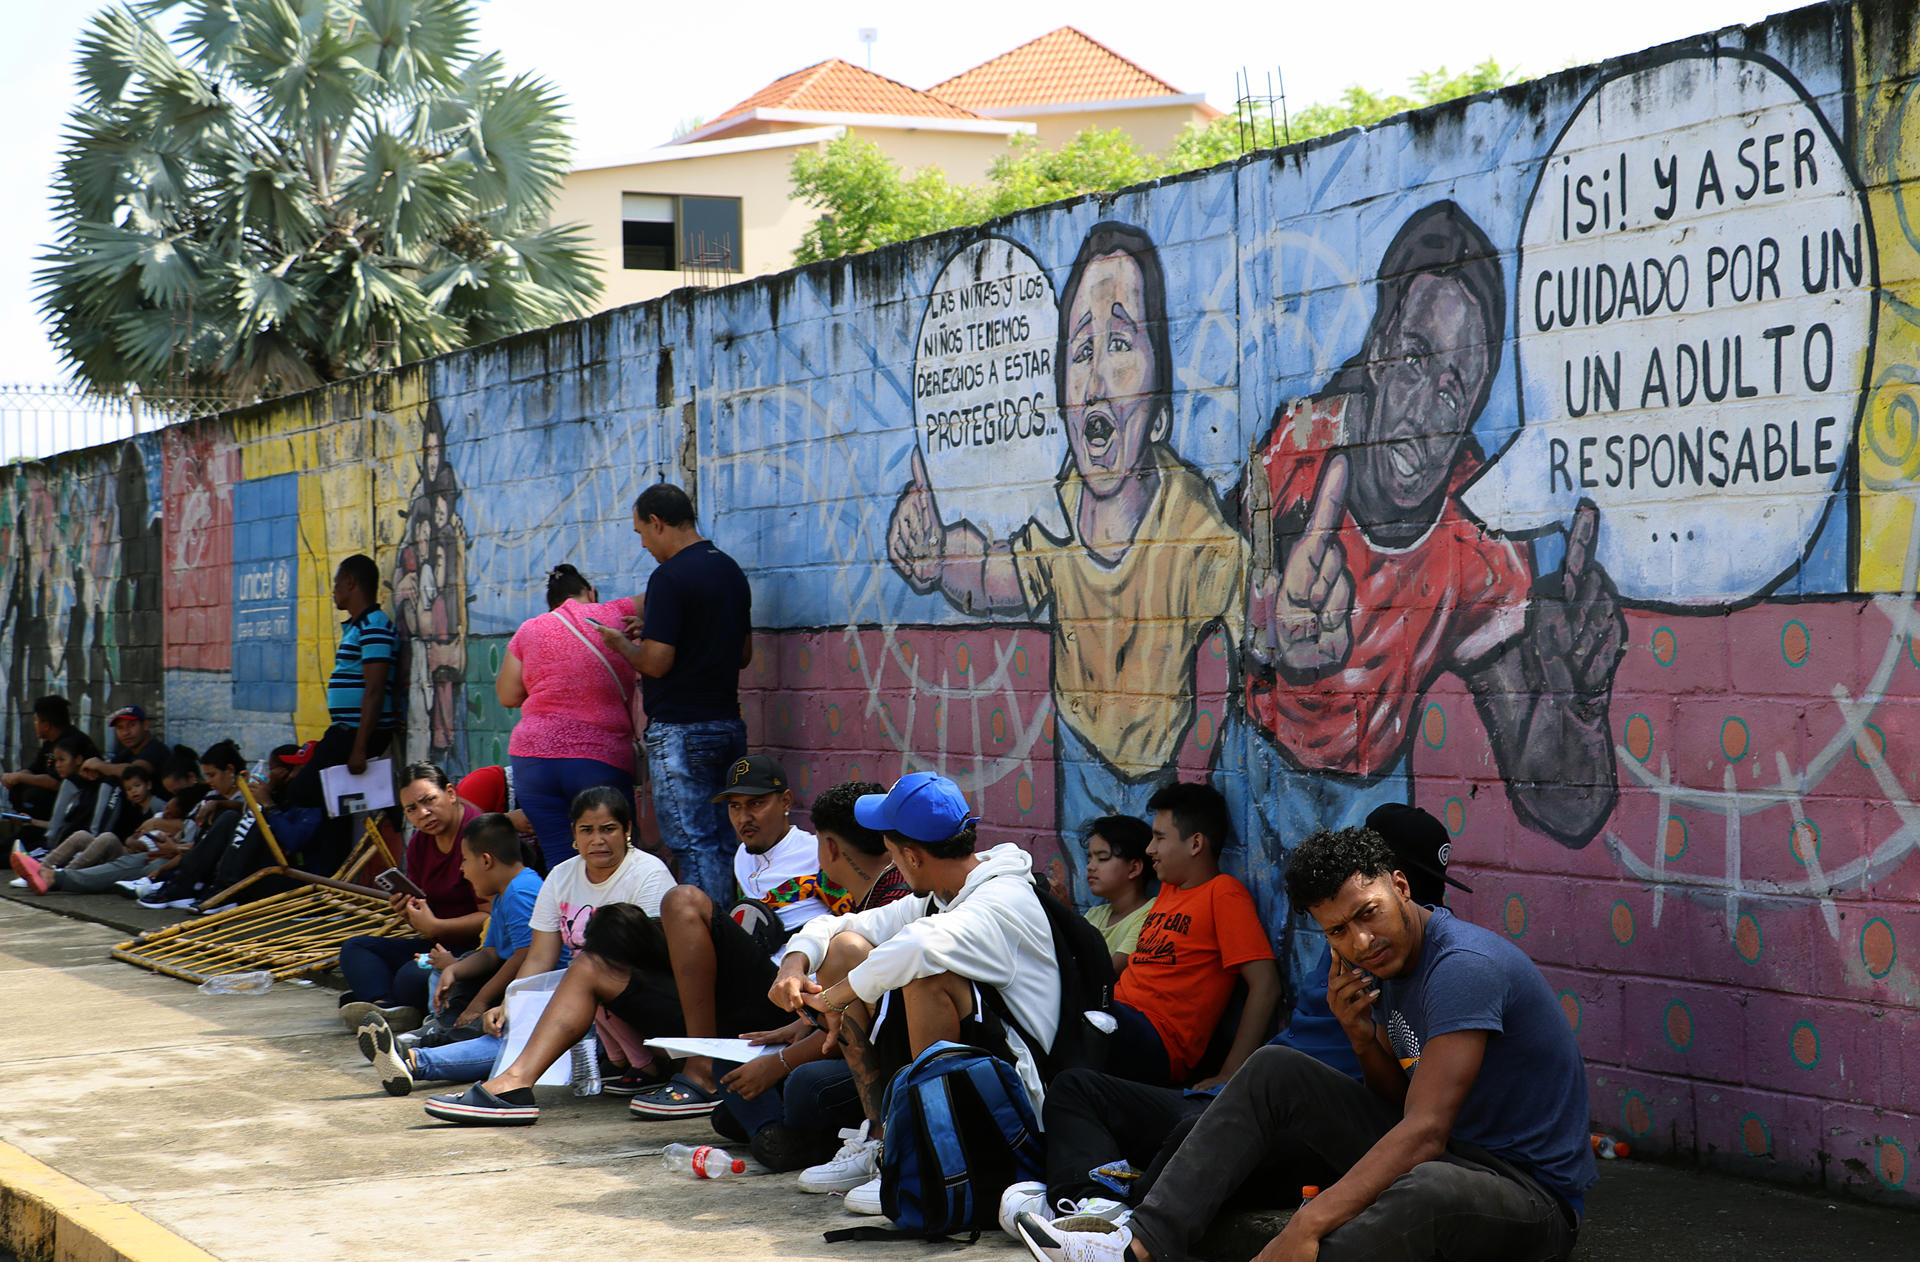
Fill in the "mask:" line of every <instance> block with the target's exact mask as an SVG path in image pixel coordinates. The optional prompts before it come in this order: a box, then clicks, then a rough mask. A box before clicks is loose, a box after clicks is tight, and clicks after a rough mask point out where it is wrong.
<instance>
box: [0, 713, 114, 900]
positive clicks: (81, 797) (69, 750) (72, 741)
mask: <svg viewBox="0 0 1920 1262" xmlns="http://www.w3.org/2000/svg"><path fill="white" fill-rule="evenodd" d="M99 752H100V749H99V747H98V746H96V745H95V744H94V743H93V741H92V740H91V739H90V738H89V737H88V736H87V734H86V733H85V732H82V731H80V730H79V729H77V728H72V729H69V730H68V731H67V732H66V734H65V735H63V736H61V737H60V739H59V740H56V741H55V742H53V752H52V755H51V757H50V759H49V761H50V763H51V765H52V768H53V771H54V774H55V775H56V776H58V777H59V787H58V788H57V789H55V790H54V793H53V798H52V802H51V805H50V808H49V810H48V811H47V815H46V818H44V819H35V820H32V821H30V822H29V824H28V827H29V828H34V829H38V830H39V832H40V838H41V841H42V842H43V843H44V844H42V845H41V846H39V847H37V848H36V849H33V850H28V849H27V848H26V847H25V846H24V845H23V844H21V843H18V842H16V843H15V845H14V851H13V852H14V853H15V854H25V855H26V857H28V858H32V859H44V858H46V856H47V855H48V854H50V853H51V852H52V851H53V850H54V849H55V848H57V847H58V846H59V845H60V844H61V843H62V842H64V841H65V840H66V839H67V838H68V837H70V836H72V835H73V834H74V833H76V832H84V831H86V829H87V827H88V825H89V824H90V823H91V822H92V820H93V808H94V807H95V806H96V805H98V803H99V801H100V778H99V777H98V776H95V775H92V774H89V773H88V772H87V771H86V770H85V764H86V762H87V760H88V759H89V758H92V757H94V756H95V755H97V754H98V753H99ZM14 870H15V872H17V873H20V875H22V876H24V875H25V873H24V872H22V871H21V868H20V865H19V862H18V861H17V860H16V861H15V867H14Z"/></svg>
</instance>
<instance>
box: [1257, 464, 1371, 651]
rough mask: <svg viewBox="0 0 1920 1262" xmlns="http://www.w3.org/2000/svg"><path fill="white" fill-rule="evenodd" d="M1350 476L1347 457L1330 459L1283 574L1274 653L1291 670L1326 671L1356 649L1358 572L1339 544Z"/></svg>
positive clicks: (1275, 617)
mask: <svg viewBox="0 0 1920 1262" xmlns="http://www.w3.org/2000/svg"><path fill="white" fill-rule="evenodd" d="M1348 476H1349V474H1348V469H1347V458H1346V456H1344V455H1336V456H1334V457H1333V458H1331V459H1330V460H1328V461H1327V465H1326V469H1325V470H1324V471H1323V472H1322V473H1321V475H1320V485H1319V486H1318V487H1317V488H1316V489H1315V491H1314V493H1313V504H1312V507H1311V509H1310V510H1309V512H1308V516H1307V524H1306V528H1305V530H1304V531H1303V532H1302V533H1301V535H1300V538H1299V540H1298V542H1296V543H1295V544H1294V545H1293V548H1292V549H1291V550H1290V551H1289V552H1288V553H1287V559H1286V562H1285V563H1284V564H1283V565H1282V567H1281V570H1280V584H1279V591H1278V592H1277V593H1276V594H1275V596H1274V603H1273V634H1274V650H1275V655H1276V656H1277V658H1278V659H1279V662H1280V664H1281V665H1282V666H1284V667H1285V668H1286V669H1287V670H1289V671H1293V672H1298V673H1314V672H1319V671H1324V670H1326V669H1327V668H1329V667H1333V666H1338V665H1339V664H1341V663H1342V662H1345V661H1346V660H1347V654H1348V653H1349V652H1351V651H1352V649H1353V574H1352V572H1351V571H1349V570H1348V569H1347V553H1346V549H1344V548H1342V547H1341V546H1340V525H1341V523H1342V522H1343V521H1344V520H1345V519H1346V515H1347V479H1348Z"/></svg>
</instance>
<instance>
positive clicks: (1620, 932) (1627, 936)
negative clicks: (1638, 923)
mask: <svg viewBox="0 0 1920 1262" xmlns="http://www.w3.org/2000/svg"><path fill="white" fill-rule="evenodd" d="M1607 927H1608V928H1609V929H1611V930H1613V940H1614V941H1615V942H1618V943H1619V944H1620V945H1621V946H1626V945H1627V944H1628V943H1630V942H1632V941H1633V934H1634V927H1633V908H1631V907H1629V906H1627V905H1626V904H1625V903H1615V904H1614V905H1613V910H1612V911H1611V912H1609V913H1608V914H1607Z"/></svg>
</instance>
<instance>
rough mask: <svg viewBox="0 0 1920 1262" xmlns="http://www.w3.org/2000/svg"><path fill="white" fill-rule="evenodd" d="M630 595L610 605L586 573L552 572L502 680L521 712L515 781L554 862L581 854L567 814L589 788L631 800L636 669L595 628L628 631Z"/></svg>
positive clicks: (512, 751)
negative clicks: (543, 600)
mask: <svg viewBox="0 0 1920 1262" xmlns="http://www.w3.org/2000/svg"><path fill="white" fill-rule="evenodd" d="M636 610H637V606H636V605H635V603H634V600H633V598H632V597H630V596H622V597H620V598H618V599H617V600H610V601H605V602H602V601H601V599H600V593H599V592H598V591H596V590H595V589H594V586H593V584H591V583H589V582H588V581H587V580H586V578H585V577H584V576H583V575H582V574H581V573H580V571H579V570H576V569H574V568H573V567H572V566H571V565H557V566H555V567H554V568H553V570H552V572H551V573H549V574H548V575H547V612H545V613H543V614H540V615H539V616H538V617H534V618H529V619H527V620H526V621H525V622H523V623H521V624H520V629H519V630H517V631H515V632H514V633H513V638H512V639H510V640H508V641H507V653H506V656H505V658H504V659H502V661H501V663H500V674H499V675H498V677H497V678H496V679H495V680H494V691H495V693H496V694H498V696H499V698H500V704H501V705H503V706H506V707H507V708H508V709H509V710H513V709H517V710H519V711H520V719H519V721H518V722H516V723H515V724H514V725H513V735H512V736H511V737H509V738H508V741H507V753H508V755H509V757H510V758H511V760H512V767H513V787H514V791H515V793H516V794H517V796H518V797H519V800H520V806H521V809H522V810H524V811H525V812H526V813H527V818H528V820H530V821H531V822H532V824H533V832H534V836H535V837H536V838H538V840H539V842H540V850H541V852H542V853H543V854H544V855H545V856H546V861H547V864H548V866H549V867H551V866H552V865H554V864H557V863H561V862H564V861H565V860H566V859H567V858H569V857H570V856H571V855H572V854H573V832H572V828H571V826H570V825H569V823H568V813H569V811H570V810H571V808H572V804H573V800H574V798H576V797H577V796H579V794H580V793H581V792H582V791H583V790H585V789H590V788H593V787H595V786H596V785H605V786H606V787H608V788H611V789H614V790H616V791H618V792H620V793H624V794H626V795H627V796H628V797H629V798H631V797H632V796H633V772H634V757H633V709H632V702H633V695H634V690H635V689H636V688H637V687H638V686H639V685H638V684H637V682H636V680H635V676H634V673H633V667H632V666H631V665H630V664H628V662H627V660H626V659H625V658H623V657H621V656H620V655H619V654H618V653H615V652H612V651H610V650H609V649H608V648H607V647H606V645H605V644H604V643H603V642H602V641H601V638H600V633H599V631H598V630H596V629H595V626H596V624H599V625H602V626H611V627H624V626H625V625H626V622H627V619H629V618H631V617H634V616H635V613H636Z"/></svg>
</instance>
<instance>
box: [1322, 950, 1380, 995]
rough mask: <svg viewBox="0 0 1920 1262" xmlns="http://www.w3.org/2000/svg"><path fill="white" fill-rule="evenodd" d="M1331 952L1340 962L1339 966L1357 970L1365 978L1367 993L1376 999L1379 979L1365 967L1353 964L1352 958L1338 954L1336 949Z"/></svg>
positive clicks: (1378, 990) (1378, 993) (1378, 992)
mask: <svg viewBox="0 0 1920 1262" xmlns="http://www.w3.org/2000/svg"><path fill="white" fill-rule="evenodd" d="M1332 954H1333V958H1334V959H1336V960H1338V961H1339V962H1340V967H1341V968H1348V969H1353V970H1354V971H1356V972H1358V973H1359V974H1360V976H1362V977H1364V978H1366V981H1367V994H1368V995H1369V996H1370V997H1372V998H1374V999H1378V998H1379V997H1380V979H1379V978H1378V977H1375V976H1374V975H1373V974H1372V973H1369V972H1368V971H1367V970H1366V969H1364V968H1361V967H1360V966H1359V965H1358V964H1355V963H1354V962H1353V961H1352V960H1350V959H1348V958H1347V957H1346V956H1344V955H1342V954H1340V953H1339V952H1338V951H1334V952H1333V953H1332Z"/></svg>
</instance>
